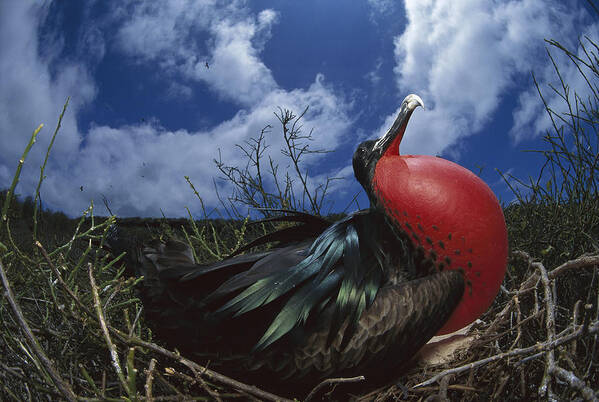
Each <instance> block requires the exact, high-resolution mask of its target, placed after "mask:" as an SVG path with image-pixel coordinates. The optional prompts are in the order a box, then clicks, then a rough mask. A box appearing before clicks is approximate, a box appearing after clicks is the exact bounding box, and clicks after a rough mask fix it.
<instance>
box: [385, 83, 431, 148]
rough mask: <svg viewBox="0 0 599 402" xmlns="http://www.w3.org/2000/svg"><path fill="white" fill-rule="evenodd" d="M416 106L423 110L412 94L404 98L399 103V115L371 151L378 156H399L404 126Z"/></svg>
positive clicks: (420, 101)
mask: <svg viewBox="0 0 599 402" xmlns="http://www.w3.org/2000/svg"><path fill="white" fill-rule="evenodd" d="M418 106H422V108H423V109H424V102H422V99H420V96H418V95H414V94H410V95H408V96H406V97H405V99H404V100H403V102H402V103H401V107H400V108H399V113H398V115H397V117H396V118H395V121H394V122H393V124H392V125H391V128H389V130H387V133H386V134H385V135H383V136H382V137H381V138H379V139H378V140H377V141H376V143H375V144H374V147H373V151H377V152H376V153H377V154H378V155H399V143H400V142H401V140H402V138H403V134H404V132H405V131H406V126H407V125H408V121H409V120H410V116H412V112H413V111H414V109H416V108H417V107H418Z"/></svg>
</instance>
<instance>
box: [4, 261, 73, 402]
mask: <svg viewBox="0 0 599 402" xmlns="http://www.w3.org/2000/svg"><path fill="white" fill-rule="evenodd" d="M0 279H2V285H4V289H5V291H6V293H5V294H6V298H7V299H8V302H9V303H10V306H11V308H12V311H13V313H14V314H15V317H16V318H17V321H18V322H19V326H20V327H21V330H22V331H23V333H24V334H25V337H26V338H27V341H28V343H29V345H30V346H31V349H32V350H33V353H35V355H36V356H37V358H38V359H39V360H40V362H41V363H42V365H43V366H44V369H46V371H47V372H48V374H49V375H50V377H51V378H52V381H53V382H54V385H56V388H58V390H59V391H60V392H61V393H62V395H63V396H64V398H65V399H66V400H68V401H76V400H77V397H76V396H75V393H74V392H73V390H72V389H71V387H70V386H69V385H68V384H67V383H66V382H64V381H63V379H62V378H61V377H60V374H58V371H56V369H55V368H54V365H53V364H52V362H51V361H50V359H49V358H48V356H46V354H45V353H44V351H43V349H42V348H41V346H40V345H39V343H38V342H37V338H36V337H35V335H33V332H31V328H29V325H28V324H27V321H25V316H24V315H23V311H22V310H21V307H20V306H19V305H18V304H17V302H16V299H15V295H14V294H13V292H12V289H11V288H10V283H9V282H8V278H7V277H6V274H5V273H4V268H3V267H2V260H0Z"/></svg>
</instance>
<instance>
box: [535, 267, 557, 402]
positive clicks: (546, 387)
mask: <svg viewBox="0 0 599 402" xmlns="http://www.w3.org/2000/svg"><path fill="white" fill-rule="evenodd" d="M533 266H534V267H535V268H536V269H538V270H539V272H540V273H541V281H542V282H543V287H544V288H545V307H546V311H545V312H546V314H547V316H546V317H547V318H546V320H545V328H546V329H547V341H548V342H551V341H553V340H554V339H555V303H554V301H553V292H552V291H551V283H550V282H549V276H548V275H547V270H546V269H545V267H544V266H543V264H541V263H540V262H535V263H533ZM546 361H547V363H546V365H545V373H544V374H543V379H542V380H541V385H539V396H540V397H541V398H542V397H544V396H545V395H551V393H552V392H551V387H550V384H549V377H550V372H551V370H552V369H553V368H554V367H555V353H554V351H553V349H549V350H548V351H547V353H546Z"/></svg>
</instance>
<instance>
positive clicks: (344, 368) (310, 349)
mask: <svg viewBox="0 0 599 402" xmlns="http://www.w3.org/2000/svg"><path fill="white" fill-rule="evenodd" d="M463 291H464V279H463V275H462V274H461V273H459V272H457V271H445V272H440V273H437V274H433V275H430V276H427V277H424V278H419V279H415V280H412V281H409V282H404V283H400V284H397V285H388V286H384V287H382V288H381V289H380V290H379V292H378V295H377V298H376V299H375V301H374V303H373V304H372V305H371V306H370V307H369V308H368V309H367V310H366V311H364V313H363V314H362V316H361V317H360V319H359V321H358V325H357V326H356V330H355V332H354V333H353V335H352V336H351V338H350V339H349V341H346V342H345V343H346V345H345V346H344V336H343V331H340V332H338V333H337V334H336V336H335V337H334V340H333V342H332V344H331V345H330V346H327V338H328V337H329V330H328V328H327V326H326V325H322V324H320V329H317V330H313V329H312V330H310V329H309V328H301V327H300V328H297V329H296V330H294V333H292V334H291V336H290V337H289V339H290V340H296V342H297V344H296V345H294V346H293V347H292V348H293V350H294V353H293V355H292V356H290V357H289V358H287V359H285V360H284V362H282V361H280V358H279V361H277V362H274V361H273V362H272V363H269V364H270V365H271V366H272V367H271V369H273V368H276V369H277V370H280V371H281V372H283V373H286V374H287V375H294V376H298V377H302V376H303V375H313V374H314V373H318V375H319V376H321V377H326V376H327V375H330V374H333V372H334V373H335V375H336V376H342V377H343V376H355V375H367V376H368V375H369V376H371V377H372V378H374V379H376V378H377V376H383V375H384V376H386V377H388V375H389V374H390V372H391V370H393V369H397V368H399V367H401V366H402V365H405V364H406V363H408V362H409V360H410V358H411V357H412V356H413V355H414V354H415V353H416V352H417V351H418V350H419V349H420V348H421V347H422V346H423V345H424V344H425V343H426V342H428V340H429V339H430V338H431V337H432V336H434V334H435V333H436V332H437V331H438V330H439V329H440V328H441V327H442V326H443V324H444V323H445V322H446V321H447V320H448V318H449V316H450V315H451V313H452V312H453V310H454V308H455V306H457V304H458V302H459V301H460V299H461V297H462V294H463ZM329 314H333V313H332V311H329ZM346 325H348V322H347V321H346V322H345V323H344V324H343V327H342V328H344V327H345V326H346ZM356 367H359V371H358V370H357V369H356Z"/></svg>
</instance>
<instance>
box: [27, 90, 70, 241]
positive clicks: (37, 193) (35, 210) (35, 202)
mask: <svg viewBox="0 0 599 402" xmlns="http://www.w3.org/2000/svg"><path fill="white" fill-rule="evenodd" d="M70 99H71V97H70V96H69V97H68V98H67V101H66V102H65V104H64V106H63V107H62V113H60V116H59V117H58V124H57V125H56V129H55V130H54V134H53V135H52V139H51V140H50V144H49V145H48V150H47V151H46V157H45V158H44V163H43V165H42V166H41V167H40V179H39V180H38V182H37V188H36V189H35V198H34V200H33V241H34V242H35V241H36V240H37V213H38V200H39V199H40V189H41V187H42V182H43V181H44V179H45V178H46V176H44V171H45V170H46V164H47V163H48V158H49V156H50V150H51V149H52V146H53V145H54V140H55V139H56V135H57V134H58V130H60V126H61V123H62V118H63V116H64V113H65V112H66V110H67V106H68V105H69V100H70Z"/></svg>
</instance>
